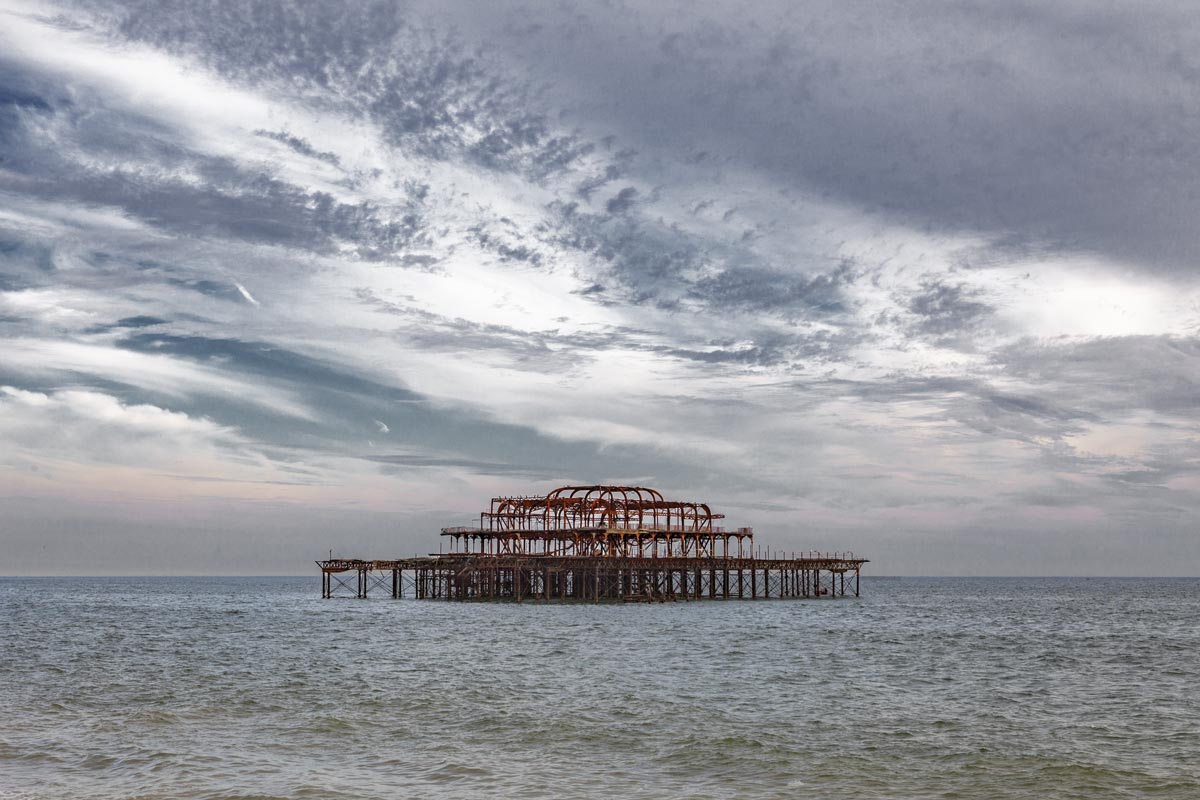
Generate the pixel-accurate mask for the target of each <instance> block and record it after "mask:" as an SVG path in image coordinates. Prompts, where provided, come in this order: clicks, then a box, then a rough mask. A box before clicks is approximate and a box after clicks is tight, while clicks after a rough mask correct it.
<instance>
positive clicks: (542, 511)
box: [317, 485, 867, 602]
mask: <svg viewBox="0 0 1200 800" xmlns="http://www.w3.org/2000/svg"><path fill="white" fill-rule="evenodd" d="M724 518H725V515H724V514H714V513H713V512H712V510H711V508H710V507H709V506H708V505H707V504H705V503H696V502H689V501H674V500H666V499H665V498H664V497H663V496H662V494H661V493H660V492H658V491H657V490H656V489H650V488H647V487H644V486H604V485H597V486H563V487H560V488H558V489H555V490H553V491H551V492H549V493H547V494H545V495H529V496H523V495H513V496H507V497H494V498H492V500H491V503H490V504H489V506H488V510H487V511H483V512H481V513H480V515H479V527H477V528H468V527H451V528H443V529H442V536H444V537H448V539H449V543H450V548H449V550H450V552H448V553H437V554H432V553H431V554H430V555H429V556H424V557H415V558H407V559H382V560H379V559H377V560H362V559H345V558H337V559H335V558H330V559H329V560H327V561H318V562H317V564H318V566H319V567H320V568H321V594H322V596H323V597H334V596H337V595H338V593H339V591H340V590H344V592H343V593H349V592H350V587H349V584H348V583H347V582H346V581H344V580H342V578H341V577H340V576H341V575H342V574H344V573H347V572H354V573H356V574H357V586H356V587H355V588H354V590H353V591H354V594H353V596H355V597H363V598H365V597H367V596H368V595H369V593H370V590H371V589H372V588H384V589H386V588H387V584H388V577H389V576H388V573H390V583H391V596H392V597H396V598H400V597H405V596H412V597H417V598H421V599H427V598H440V599H453V600H516V601H521V600H527V599H539V600H546V601H549V600H561V601H566V600H577V601H589V602H601V601H612V600H616V601H620V600H624V601H630V600H660V601H665V600H700V599H733V598H737V599H750V600H757V599H765V598H771V597H779V598H786V597H826V596H828V597H833V596H845V595H846V578H847V576H849V577H850V582H851V592H852V594H853V595H854V596H855V597H857V596H858V594H859V578H860V573H861V569H862V565H863V564H865V563H867V559H865V558H860V557H857V556H855V555H854V554H853V553H850V552H838V553H818V552H813V551H809V552H806V553H799V554H797V553H791V554H790V556H789V555H788V554H786V553H783V554H780V553H772V552H770V551H769V550H768V551H767V552H766V553H765V554H764V553H763V552H762V549H761V548H757V549H756V548H755V545H754V531H753V530H752V529H751V528H748V527H743V528H733V529H726V528H723V527H720V526H717V525H714V524H713V523H714V521H715V520H721V519H724ZM406 587H407V588H408V589H409V591H407V592H406ZM731 587H732V588H731Z"/></svg>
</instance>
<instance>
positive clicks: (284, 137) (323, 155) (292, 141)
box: [254, 130, 341, 167]
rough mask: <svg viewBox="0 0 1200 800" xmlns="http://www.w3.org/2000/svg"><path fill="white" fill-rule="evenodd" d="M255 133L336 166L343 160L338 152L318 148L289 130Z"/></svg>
mask: <svg viewBox="0 0 1200 800" xmlns="http://www.w3.org/2000/svg"><path fill="white" fill-rule="evenodd" d="M254 134H255V135H256V136H262V137H263V138H266V139H271V140H273V141H276V142H279V143H280V144H283V145H286V146H287V147H288V148H289V149H290V150H292V151H293V152H296V153H299V154H300V155H302V156H308V157H309V158H315V159H316V160H317V161H324V162H325V163H326V164H331V165H332V166H335V167H336V166H339V165H340V164H341V161H340V159H338V157H337V154H336V153H330V152H328V151H324V150H318V149H317V148H315V147H313V146H312V144H311V143H310V142H309V141H308V140H307V139H304V138H302V137H300V136H293V135H291V134H290V133H288V132H287V131H266V130H257V131H255V132H254Z"/></svg>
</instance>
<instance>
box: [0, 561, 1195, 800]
mask: <svg viewBox="0 0 1200 800" xmlns="http://www.w3.org/2000/svg"><path fill="white" fill-rule="evenodd" d="M319 594H320V579H319V577H318V575H316V574H314V575H311V576H309V577H306V578H298V579H297V578H288V579H273V578H262V579H251V578H239V579H213V578H192V579H186V578H185V579H179V578H169V579H168V578H162V579H128V578H125V579H90V578H89V579H81V578H72V579H0V798H55V799H56V800H58V799H60V798H134V797H136V798H251V797H270V798H275V797H280V798H285V797H286V798H354V799H355V800H369V799H370V798H473V797H505V798H507V797H520V798H674V797H679V798H685V797H686V798H693V797H694V798H776V797H779V798H785V797H788V798H790V797H813V798H824V799H829V798H835V799H836V798H988V800H995V799H996V798H1043V799H1044V798H1088V799H1089V800H1094V799H1095V798H1140V797H1156V798H1191V799H1193V800H1194V799H1195V798H1200V581H1198V580H1191V579H1188V580H1182V579H1175V580H1142V579H1036V580H1023V579H914V578H905V579H902V580H871V579H870V578H864V579H863V597H862V598H861V599H857V600H856V599H852V598H848V599H845V600H840V599H839V600H829V599H821V600H808V601H804V600H784V601H780V600H773V601H759V602H736V601H730V602H720V601H717V602H699V603H695V602H693V603H676V604H663V605H659V604H654V605H602V606H592V605H542V604H535V603H528V604H524V605H512V604H506V605H490V604H457V603H445V602H436V601H416V600H401V601H393V600H388V599H372V600H367V601H362V600H350V599H347V600H321V599H320V597H319Z"/></svg>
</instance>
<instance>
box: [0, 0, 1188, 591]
mask: <svg viewBox="0 0 1200 800" xmlns="http://www.w3.org/2000/svg"><path fill="white" fill-rule="evenodd" d="M53 11H54V13H53V14H40V15H29V14H23V13H20V12H15V13H14V12H7V11H6V12H4V13H5V16H4V19H5V23H6V24H5V25H4V26H3V33H0V39H2V41H0V46H2V48H3V51H4V53H5V55H4V56H3V64H2V66H3V69H2V70H0V73H2V75H3V77H2V78H0V338H2V340H3V341H2V342H0V344H2V346H0V383H3V384H4V385H7V386H9V387H10V390H9V393H8V394H5V395H3V396H0V400H2V402H3V404H4V405H5V409H7V410H8V412H9V414H10V418H11V422H9V423H5V425H6V426H5V427H0V449H2V448H5V447H7V450H6V451H5V452H7V453H8V454H9V455H10V456H12V455H13V454H14V453H15V454H16V456H13V458H12V460H11V464H12V465H14V466H10V467H8V468H7V469H8V470H9V473H10V474H13V475H19V476H20V481H21V483H20V487H19V488H20V491H26V490H29V491H32V489H31V488H30V487H35V486H36V487H39V488H37V492H40V493H44V494H38V495H37V496H39V497H43V496H46V497H50V496H58V497H59V498H60V499H75V500H78V499H79V498H80V497H83V496H87V497H93V498H94V497H96V496H99V495H98V494H97V492H112V493H115V495H119V496H123V497H126V498H132V499H129V503H130V506H129V507H130V508H132V509H135V510H134V511H133V512H131V514H135V513H137V511H136V509H138V508H141V507H143V506H144V505H145V504H150V505H152V504H154V503H156V502H162V503H168V502H170V501H171V499H172V498H173V497H174V496H176V495H177V494H181V493H193V494H194V496H196V497H199V496H200V495H201V493H208V496H210V497H212V498H217V499H218V500H221V499H225V500H227V499H229V498H232V497H236V498H240V499H243V500H247V501H248V502H250V501H253V502H265V501H264V500H263V498H266V497H272V498H276V499H280V498H282V499H281V500H280V502H287V503H297V504H299V505H302V506H304V507H305V508H309V509H313V510H314V513H316V512H315V510H316V509H324V510H326V511H328V510H330V509H340V508H345V507H349V506H354V507H369V508H372V509H384V510H389V511H392V512H395V513H401V511H400V510H397V509H399V508H400V506H401V505H403V506H404V508H405V509H407V508H408V507H409V506H410V505H412V504H414V503H416V504H420V505H422V507H428V508H429V509H432V510H431V511H430V514H431V515H432V514H433V513H434V511H436V512H437V514H443V513H448V514H455V513H461V514H468V515H469V514H473V513H475V512H477V510H478V509H477V506H478V498H480V497H487V496H491V495H492V494H493V493H498V492H502V491H524V490H529V491H534V490H537V489H543V488H547V487H549V486H552V485H553V484H554V483H555V482H558V481H566V480H571V481H580V482H590V481H599V480H605V479H621V476H639V480H644V481H645V482H648V483H652V484H658V485H660V486H661V487H662V488H663V489H665V490H677V491H678V492H680V493H681V494H684V495H688V496H699V497H703V498H704V499H708V500H711V501H712V502H713V503H714V504H716V505H718V506H724V505H730V506H731V507H733V508H738V509H741V512H744V513H745V515H746V519H744V520H740V521H744V522H745V523H747V524H754V525H759V526H760V530H765V532H767V533H770V534H771V535H772V536H774V537H779V539H780V546H787V544H794V545H796V546H797V548H798V549H807V548H808V547H811V546H817V545H818V542H817V541H816V540H819V539H821V538H822V537H828V538H830V539H831V540H833V539H836V541H830V542H829V546H831V547H833V548H834V549H838V548H846V547H851V548H853V549H857V550H870V549H871V548H876V549H877V551H878V552H879V553H880V554H881V558H886V559H891V561H890V562H889V563H896V564H903V563H905V562H904V558H906V557H907V556H906V555H905V554H906V552H908V551H906V550H905V549H904V546H903V542H911V541H917V538H914V537H918V538H919V537H927V538H925V539H920V540H921V541H929V539H928V537H934V538H938V537H940V539H939V541H942V542H943V543H944V542H945V541H952V542H954V543H955V546H956V548H958V549H956V550H955V552H961V553H967V554H970V553H976V554H990V555H993V556H994V555H995V552H994V541H999V540H1003V539H1004V537H1005V535H1006V534H1005V532H1004V531H1003V530H1000V527H998V526H1000V523H998V522H997V520H1003V521H1004V523H1003V524H1005V525H1009V524H1011V526H1012V527H1013V530H1014V531H1016V533H1013V536H1015V537H1017V538H1018V539H1020V541H1022V542H1025V546H1030V545H1029V543H1030V542H1033V543H1037V542H1039V541H1047V542H1052V543H1059V544H1061V543H1065V542H1070V543H1072V544H1081V543H1082V544H1086V543H1087V541H1088V539H1087V537H1088V536H1089V535H1091V533H1092V532H1093V531H1095V530H1096V525H1097V524H1098V523H1097V520H1104V521H1111V526H1110V527H1111V530H1108V529H1106V530H1108V533H1106V534H1105V535H1106V536H1108V535H1111V536H1112V537H1114V541H1117V540H1120V541H1132V540H1133V538H1135V535H1134V533H1130V532H1129V531H1134V532H1136V531H1138V530H1141V529H1143V528H1144V527H1145V526H1147V525H1150V524H1151V523H1150V522H1148V521H1151V520H1152V521H1153V523H1152V524H1153V525H1156V526H1157V525H1162V526H1163V527H1162V528H1161V530H1163V531H1164V533H1163V536H1164V537H1165V538H1164V541H1165V540H1166V539H1169V538H1170V537H1172V536H1174V535H1175V534H1176V533H1177V532H1179V531H1184V530H1191V529H1193V528H1194V522H1195V514H1196V512H1197V507H1198V503H1197V497H1200V482H1198V479H1197V475H1196V471H1195V464H1196V449H1195V442H1196V441H1197V437H1198V432H1197V429H1196V424H1195V422H1194V420H1195V412H1196V408H1195V404H1196V398H1197V397H1198V396H1200V391H1198V390H1200V387H1198V386H1197V385H1196V375H1197V374H1198V373H1197V363H1198V359H1200V353H1198V352H1197V345H1196V337H1197V335H1200V310H1198V309H1200V285H1198V283H1197V280H1196V278H1195V275H1193V274H1192V272H1191V271H1190V268H1187V267H1186V266H1185V265H1187V264H1190V263H1191V262H1192V261H1194V258H1193V256H1194V252H1195V250H1196V249H1197V247H1196V245H1197V244H1200V242H1198V241H1197V240H1196V234H1195V230H1194V229H1195V226H1194V225H1192V224H1191V221H1190V220H1191V219H1192V218H1193V217H1194V216H1195V215H1194V213H1192V212H1193V211H1195V210H1196V209H1195V208H1194V205H1195V197H1194V196H1193V194H1194V193H1193V192H1191V190H1190V187H1189V186H1188V185H1187V180H1188V178H1187V171H1186V170H1180V169H1178V163H1179V159H1180V158H1181V157H1182V156H1181V154H1184V153H1186V152H1187V148H1188V147H1190V143H1191V142H1192V141H1193V140H1194V139H1195V137H1194V135H1193V133H1194V131H1193V128H1195V127H1196V114H1195V113H1193V111H1191V110H1189V109H1194V108H1196V107H1198V106H1197V105H1196V104H1195V103H1194V102H1191V100H1194V99H1195V98H1193V97H1192V95H1194V94H1195V86H1193V85H1192V84H1193V83H1194V81H1190V78H1189V77H1188V76H1189V75H1190V74H1191V72H1190V71H1189V70H1190V69H1191V68H1190V67H1188V63H1189V62H1188V58H1189V56H1188V55H1187V53H1189V52H1191V50H1192V49H1194V48H1190V47H1187V46H1184V45H1186V43H1187V40H1188V36H1189V35H1190V34H1189V33H1188V32H1189V30H1190V28H1189V25H1188V22H1187V19H1184V18H1183V17H1182V16H1181V14H1182V12H1181V11H1180V9H1179V8H1176V7H1175V6H1172V5H1170V4H1166V3H1162V4H1156V5H1154V6H1152V7H1149V8H1147V9H1145V10H1142V11H1139V13H1137V14H1133V13H1132V12H1126V11H1121V10H1119V9H1118V10H1113V9H1108V10H1102V11H1099V12H1097V11H1096V10H1095V9H1084V8H1082V7H1077V6H1076V5H1074V4H1071V3H1068V4H1067V5H1065V6H1061V7H1057V8H1055V9H1053V10H1046V9H1033V8H1026V7H1024V6H1019V5H1018V6H1013V7H1006V8H1004V9H999V10H997V9H990V10H980V9H978V8H973V7H963V8H956V9H949V10H948V9H946V8H944V7H942V6H940V5H934V4H931V3H926V2H918V3H916V4H915V5H909V6H906V7H905V9H904V10H903V11H902V12H901V11H896V10H889V9H880V8H877V7H875V6H872V7H871V8H870V9H866V8H865V7H860V6H859V5H858V4H856V3H853V2H852V3H850V4H849V5H847V4H834V3H824V4H818V5H816V6H811V7H806V8H805V9H803V10H799V11H798V10H795V9H791V8H785V7H782V6H776V7H771V6H769V5H764V6H757V7H755V8H752V9H746V10H744V13H741V12H739V14H738V15H736V16H735V15H732V14H730V13H729V12H728V9H727V7H725V6H724V5H721V4H711V3H700V4H699V5H696V4H693V5H690V6H689V7H688V9H687V13H678V11H679V9H672V8H671V7H667V8H665V9H663V8H660V7H657V6H651V5H645V4H643V5H633V6H628V7H622V9H621V10H620V12H619V13H615V12H614V11H612V10H611V9H606V8H602V7H590V6H583V5H572V4H570V3H568V4H565V5H564V4H556V5H553V6H549V5H547V6H538V5H536V4H535V6H533V7H530V8H525V7H522V8H521V10H520V12H519V15H518V12H517V11H516V10H514V7H511V6H507V5H504V4H493V5H489V6H487V7H480V6H477V5H468V4H459V3H436V4H433V3H426V2H423V0H416V2H415V3H414V4H410V5H408V6H405V7H403V8H399V7H396V6H394V5H392V4H389V3H370V4H367V5H365V6H363V5H353V6H350V5H346V4H338V3H334V4H316V5H313V4H299V5H296V4H292V5H286V4H284V5H280V4H277V3H275V2H273V0H256V1H255V2H252V3H249V4H247V3H242V2H217V3H215V4H211V5H209V6H206V7H205V10H204V13H199V12H197V11H196V10H195V9H194V8H192V6H190V5H188V4H186V3H182V2H180V3H171V4H168V5H167V6H162V5H161V4H159V3H138V2H135V3H131V4H130V3H122V4H112V3H108V2H104V1H103V0H87V1H86V2H79V3H64V4H61V5H56V6H54V8H53ZM1131 15H1132V16H1131ZM527 17H528V18H533V20H534V22H535V23H536V24H535V25H534V26H532V27H531V26H529V25H526V24H525V23H526V22H528V21H529V19H527ZM1189 19H1190V18H1189ZM517 22H520V23H521V24H520V25H517V24H516V23H517ZM879 30H887V31H888V35H886V36H882V37H881V36H879V35H878V31H879ZM998 31H1001V32H1003V33H1004V37H1003V38H999V37H998V35H997V32H998ZM1168 32H1169V33H1168ZM998 42H1000V43H999V44H998ZM1118 43H1119V44H1120V45H1121V46H1113V45H1116V44H1118ZM1096 53H1105V54H1106V56H1105V58H1107V59H1109V60H1108V61H1104V63H1100V61H1098V60H1097V59H1098V58H1099V56H1097V55H1096ZM397 54H402V57H398V56H397ZM1114 54H1115V55H1114ZM1101 61H1103V59H1101ZM881 75H882V76H886V79H881V78H880V76H881ZM1147 86H1149V87H1153V88H1154V91H1147V90H1146V89H1145V87H1147ZM1185 160H1186V159H1185ZM251 289H253V292H252V291H251ZM264 295H266V296H264ZM383 420H387V422H384V421H383ZM56 425H58V426H60V427H61V431H58V429H56V428H55V426H56ZM22 426H25V427H22ZM26 427H27V428H28V429H29V430H31V431H34V434H35V436H34V438H29V436H30V435H27V434H25V433H23V431H24V430H25V429H26ZM97 432H98V433H97ZM93 434H95V435H96V437H97V438H95V440H94V441H93V439H92V438H91V437H92V436H93ZM383 434H386V435H387V437H388V438H387V439H386V440H382V439H381V438H380V437H381V435H383ZM37 437H42V438H43V439H44V441H45V442H46V447H45V448H41V449H39V448H38V447H37V442H38V438H37ZM189 437H190V438H189ZM364 441H366V442H372V441H373V442H374V444H373V445H371V446H372V447H373V448H374V449H373V450H372V451H371V452H370V454H368V455H364V454H363V453H362V447H363V442H364ZM383 441H386V442H387V447H386V449H385V448H383V447H382V444H383ZM122 442H126V443H127V444H128V446H127V447H125V448H124V449H123V446H122ZM190 452H194V453H196V454H199V455H197V456H196V458H195V459H193V460H189V459H188V455H187V454H188V453H190ZM139 454H142V455H144V456H145V458H146V463H147V464H154V465H155V466H154V467H153V471H148V470H149V468H148V467H147V468H142V467H139V466H138V465H137V463H135V462H136V459H137V458H138V457H139ZM35 466H36V467H38V473H37V474H40V475H41V476H42V477H41V478H35V477H31V476H34V475H35V473H34V471H33V467H35ZM47 475H54V476H55V478H54V479H47V478H46V477H45V476H47ZM6 477H7V476H6ZM39 481H40V482H39ZM10 485H13V484H10ZM181 486H186V487H187V488H186V489H181V488H180V487H181ZM13 491H17V490H13ZM56 492H57V495H55V493H56ZM30 496H33V495H32V494H31V495H30ZM64 501H65V500H64ZM80 502H82V501H80ZM741 512H739V513H741ZM330 513H333V512H332V511H331V512H330ZM403 513H408V512H407V510H405V511H403ZM797 516H799V517H801V518H803V519H805V520H806V526H805V527H804V528H803V530H798V529H797V528H796V527H795V524H794V520H795V518H796V517H797ZM422 519H424V521H425V522H430V521H431V520H433V516H430V517H429V518H428V519H426V518H422ZM433 521H436V520H433ZM431 524H432V523H431ZM1105 524H1109V523H1108V522H1106V523H1105ZM1119 525H1124V526H1126V527H1127V531H1126V532H1125V533H1122V531H1121V530H1119V529H1118V526H1119ZM761 526H766V528H765V529H764V528H763V527H761ZM1189 526H1190V527H1189ZM1156 530H1158V528H1156ZM1039 536H1041V537H1044V539H1039V538H1038V537H1039ZM1122 536H1124V537H1126V538H1125V539H1121V537H1122ZM1021 537H1024V538H1021ZM789 539H794V540H795V541H788V540H789ZM802 540H803V541H802ZM1054 546H1057V544H1055V545H1054ZM1047 547H1050V545H1047ZM1035 549H1036V547H1035ZM939 552H945V551H939ZM1038 552H1041V551H1038ZM1166 553H1167V551H1166V550H1165V549H1162V548H1159V549H1156V550H1152V552H1150V553H1149V554H1148V555H1145V556H1144V560H1143V562H1140V563H1141V564H1142V567H1144V568H1145V569H1147V570H1150V569H1153V568H1154V567H1153V565H1155V564H1160V565H1161V564H1165V565H1167V566H1170V567H1172V568H1174V566H1175V564H1176V562H1175V561H1174V560H1172V559H1171V558H1170V557H1169V556H1167V555H1165V554H1166ZM872 556H873V554H872ZM873 557H874V556H873ZM965 558H966V557H965V556H964V559H965ZM955 563H957V564H959V565H962V564H968V565H969V562H968V561H966V560H962V561H958V562H955ZM997 563H1001V562H997ZM1003 563H1010V562H1003ZM1046 563H1050V562H1046ZM1063 563H1066V562H1063ZM1071 563H1074V562H1071ZM1042 566H1043V564H1042V562H1038V563H1036V564H1033V566H1031V567H1030V569H1041V568H1042ZM1192 571H1194V569H1193V570H1192Z"/></svg>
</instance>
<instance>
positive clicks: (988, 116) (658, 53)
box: [445, 0, 1200, 274]
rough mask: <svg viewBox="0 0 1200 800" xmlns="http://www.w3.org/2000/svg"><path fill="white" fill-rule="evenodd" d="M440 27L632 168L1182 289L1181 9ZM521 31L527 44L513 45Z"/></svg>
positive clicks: (696, 12) (653, 14)
mask: <svg viewBox="0 0 1200 800" xmlns="http://www.w3.org/2000/svg"><path fill="white" fill-rule="evenodd" d="M450 8H451V9H453V8H454V7H453V6H451V7H450ZM445 13H447V14H449V15H451V16H452V17H453V18H454V19H455V21H456V22H457V24H459V25H460V26H462V27H463V28H465V29H467V30H471V31H474V32H475V33H476V35H477V36H479V38H480V39H481V40H486V41H488V42H489V43H490V45H491V46H492V47H494V48H497V49H499V50H501V51H503V52H505V53H506V54H507V56H508V58H509V59H510V61H511V62H513V63H519V64H522V65H524V66H525V67H526V68H527V69H529V70H530V71H531V72H532V73H533V74H535V75H541V76H545V78H546V80H547V81H553V82H554V83H555V84H556V85H558V86H560V87H561V97H563V98H564V99H565V100H564V101H565V102H571V103H572V104H573V106H574V108H575V109H576V111H577V114H578V118H580V119H588V120H592V121H595V122H596V123H597V124H600V125H605V126H608V127H609V129H611V130H617V132H618V133H619V134H620V135H621V136H622V137H624V139H625V140H626V141H628V142H630V143H634V144H635V145H636V146H638V147H639V148H640V149H646V150H657V151H659V152H663V151H671V152H675V153H678V152H681V151H682V152H688V151H691V152H696V153H703V154H704V155H705V157H706V158H709V159H713V158H717V159H720V158H724V159H730V160H733V161H736V162H738V163H741V164H746V165H748V166H752V167H754V168H756V169H759V170H761V171H763V172H764V173H767V174H770V175H771V176H774V177H776V178H783V177H786V178H787V179H790V180H791V182H792V183H793V184H794V185H795V186H797V187H807V188H808V189H810V190H812V191H814V192H816V193H819V194H824V195H826V196H829V197H833V198H837V199H839V200H840V201H843V202H847V203H852V204H854V205H856V206H858V207H862V208H867V209H874V210H877V211H879V212H881V213H884V214H886V215H891V216H894V217H896V218H899V219H902V220H905V221H907V222H909V223H910V224H913V225H915V226H916V227H918V228H930V227H933V228H938V229H944V230H963V231H979V232H984V233H986V234H989V235H992V236H997V237H1004V238H1007V239H1008V240H1009V241H1010V242H1048V243H1052V244H1054V245H1055V246H1060V247H1071V248H1078V249H1082V250H1090V251H1100V252H1103V253H1105V254H1108V255H1110V256H1112V257H1114V258H1117V259H1122V260H1128V261H1131V262H1134V263H1136V264H1138V265H1140V266H1143V267H1152V268H1156V269H1162V270H1174V271H1180V272H1184V273H1186V274H1191V273H1192V272H1193V270H1194V263H1195V260H1196V257H1197V254H1198V253H1200V238H1198V237H1200V232H1198V229H1197V228H1196V226H1195V225H1194V224H1193V223H1192V220H1194V219H1195V217H1196V216H1197V213H1198V212H1200V196H1198V195H1197V193H1196V191H1195V174H1196V172H1197V169H1198V168H1200V154H1198V153H1197V149H1196V145H1195V142H1197V141H1200V80H1197V75H1200V60H1198V58H1197V55H1196V54H1197V53H1200V21H1198V18H1197V16H1196V14H1195V13H1194V8H1193V7H1192V6H1191V5H1190V4H1189V3H1185V2H1158V3H1154V4H1151V5H1144V4H1143V5H1139V6H1136V7H1134V6H1120V5H1111V4H1108V5H1097V4H1095V3H1090V2H1066V3H1057V4H1054V5H1053V6H1048V5H1046V4H1039V3H1029V2H1007V3H992V4H976V3H967V4H957V5H947V4H945V3H942V2H934V0H921V1H920V2H915V3H904V4H896V5H891V6H887V5H879V4H877V3H871V2H865V0H864V1H863V2H857V1H856V2H843V1H842V0H837V2H834V1H833V0H830V1H829V2H818V3H806V4H803V5H795V4H790V5H789V4H757V5H755V6H752V7H744V8H741V7H739V10H738V12H737V13H732V12H731V9H730V8H729V7H728V6H727V5H725V4H722V3H707V4H688V5H687V6H686V7H682V6H674V5H672V4H641V3H624V4H621V10H620V12H619V13H611V12H610V11H609V10H607V9H602V8H599V7H592V6H589V5H587V4H581V3H579V4H576V3H568V4H550V3H545V4H534V5H533V6H529V5H527V4H516V3H510V4H504V3H497V4H490V5H489V7H488V9H487V11H486V12H483V13H479V12H478V11H475V10H472V11H471V12H469V13H456V12H455V11H453V10H451V11H446V12H445ZM530 13H535V14H536V16H537V17H538V19H539V25H538V26H537V27H536V28H535V29H529V28H528V27H525V26H517V25H514V24H513V22H514V21H515V20H516V19H518V18H519V17H522V16H526V15H528V14H530Z"/></svg>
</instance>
